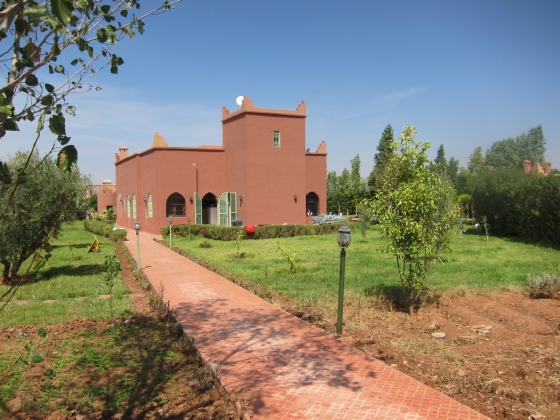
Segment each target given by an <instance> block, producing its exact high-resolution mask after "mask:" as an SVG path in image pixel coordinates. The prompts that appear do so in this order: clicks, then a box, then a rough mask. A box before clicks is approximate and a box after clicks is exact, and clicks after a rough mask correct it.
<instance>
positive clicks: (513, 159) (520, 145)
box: [486, 125, 546, 168]
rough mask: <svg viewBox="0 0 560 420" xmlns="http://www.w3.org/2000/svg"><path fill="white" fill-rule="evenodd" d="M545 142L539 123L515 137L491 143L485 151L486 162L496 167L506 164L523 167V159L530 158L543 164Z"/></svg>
mask: <svg viewBox="0 0 560 420" xmlns="http://www.w3.org/2000/svg"><path fill="white" fill-rule="evenodd" d="M545 143H546V140H545V138H544V134H543V131H542V127H541V126H540V125H539V126H537V127H534V128H531V129H530V130H529V132H528V133H527V134H525V133H523V134H521V135H520V136H517V137H516V138H515V139H513V138H511V137H510V138H509V139H506V140H501V141H497V142H495V143H494V144H492V146H490V148H489V149H488V150H487V151H486V164H487V165H492V166H495V167H496V168H503V167H506V166H513V167H516V168H523V161H525V160H530V161H531V162H533V163H535V162H540V163H541V165H544V163H545V162H544V154H545V152H546V148H545Z"/></svg>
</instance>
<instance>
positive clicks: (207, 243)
mask: <svg viewBox="0 0 560 420" xmlns="http://www.w3.org/2000/svg"><path fill="white" fill-rule="evenodd" d="M198 246H199V247H201V248H212V243H211V242H210V241H209V240H208V239H205V240H204V241H202V242H201V243H200V244H198Z"/></svg>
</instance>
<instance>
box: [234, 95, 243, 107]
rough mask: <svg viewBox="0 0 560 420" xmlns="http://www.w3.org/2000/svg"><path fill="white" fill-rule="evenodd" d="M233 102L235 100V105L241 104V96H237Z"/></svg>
mask: <svg viewBox="0 0 560 420" xmlns="http://www.w3.org/2000/svg"><path fill="white" fill-rule="evenodd" d="M235 102H237V105H239V106H241V104H242V103H243V96H238V97H237V99H236V100H235Z"/></svg>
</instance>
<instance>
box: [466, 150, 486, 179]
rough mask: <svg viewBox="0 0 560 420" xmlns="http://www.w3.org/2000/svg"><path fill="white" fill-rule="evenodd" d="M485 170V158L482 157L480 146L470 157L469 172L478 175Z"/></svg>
mask: <svg viewBox="0 0 560 420" xmlns="http://www.w3.org/2000/svg"><path fill="white" fill-rule="evenodd" d="M483 168H484V156H483V155H482V147H480V146H478V147H476V148H475V149H474V152H473V153H472V155H470V156H469V172H470V173H477V172H480V171H482V169H483Z"/></svg>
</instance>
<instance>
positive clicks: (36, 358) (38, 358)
mask: <svg viewBox="0 0 560 420" xmlns="http://www.w3.org/2000/svg"><path fill="white" fill-rule="evenodd" d="M44 360H45V358H44V357H43V355H42V354H39V353H35V354H34V355H33V357H32V358H31V363H41V362H43V361H44Z"/></svg>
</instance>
